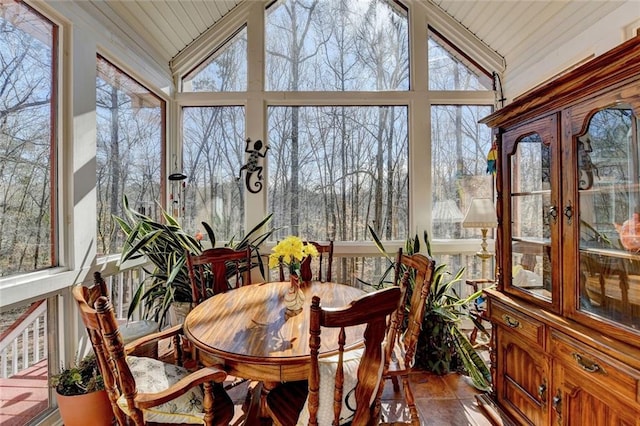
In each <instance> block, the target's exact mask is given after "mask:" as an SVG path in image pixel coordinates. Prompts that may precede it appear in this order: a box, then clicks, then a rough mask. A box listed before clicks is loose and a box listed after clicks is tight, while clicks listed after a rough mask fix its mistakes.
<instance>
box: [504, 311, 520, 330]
mask: <svg viewBox="0 0 640 426" xmlns="http://www.w3.org/2000/svg"><path fill="white" fill-rule="evenodd" d="M502 319H503V320H504V322H505V323H506V324H507V326H508V327H510V328H520V321H518V320H517V319H513V318H511V317H510V316H509V315H507V314H503V315H502Z"/></svg>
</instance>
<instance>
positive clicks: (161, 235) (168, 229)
mask: <svg viewBox="0 0 640 426" xmlns="http://www.w3.org/2000/svg"><path fill="white" fill-rule="evenodd" d="M123 206H124V212H125V217H123V218H121V217H117V216H114V220H115V221H116V223H118V225H119V226H120V229H121V230H122V231H123V232H124V233H125V235H126V237H127V238H126V240H125V242H124V247H123V249H122V254H121V259H120V260H121V263H124V262H126V261H128V260H133V259H139V258H143V257H144V258H146V259H148V260H149V261H150V262H151V263H152V264H153V269H152V270H146V269H145V271H146V272H147V274H148V278H147V279H145V281H143V282H141V283H140V284H139V286H138V289H137V291H136V292H135V294H134V295H133V298H132V301H131V303H130V305H129V312H128V316H129V317H131V316H132V314H133V312H135V310H136V309H137V308H138V307H139V306H140V304H141V303H142V304H143V305H142V306H143V307H144V312H145V316H146V318H147V319H153V320H154V321H156V322H158V323H159V324H160V327H161V328H162V326H163V324H164V323H165V322H166V319H167V314H168V312H169V309H170V308H171V306H172V303H174V302H179V303H180V302H182V303H187V304H190V303H191V302H192V300H191V297H192V295H191V284H190V281H189V272H188V269H187V262H186V252H187V251H189V252H190V253H192V254H200V253H202V251H203V246H202V243H201V242H200V239H199V238H196V236H193V235H189V234H188V233H187V232H185V231H184V230H183V229H182V227H181V226H180V223H179V222H178V221H177V220H176V219H175V218H174V217H172V216H171V215H170V214H169V213H167V212H166V211H165V210H162V221H157V220H154V219H152V218H150V217H149V216H146V215H144V214H141V213H139V212H137V211H135V210H134V209H132V208H130V207H129V202H128V200H127V197H126V196H125V197H124V200H123ZM270 221H271V215H269V216H267V217H266V218H265V219H263V220H262V221H261V222H260V223H259V224H258V225H256V226H255V227H254V228H253V229H251V230H250V231H249V232H248V233H247V234H246V235H245V236H244V237H243V238H242V239H241V240H240V241H239V242H237V243H236V242H235V241H234V240H233V239H232V240H231V241H230V242H228V243H227V244H226V246H227V247H232V248H234V249H235V250H244V249H246V248H247V246H249V247H250V248H251V251H252V262H251V265H248V266H242V268H247V267H249V268H254V267H258V268H259V270H260V273H261V274H262V276H263V277H264V276H265V266H264V262H263V261H262V257H261V256H260V251H259V246H260V245H261V244H262V243H263V242H264V241H265V240H266V239H267V238H269V236H270V235H271V233H272V232H273V230H272V229H267V230H266V231H262V229H263V227H265V226H267V225H268V224H269V222H270ZM202 225H203V227H204V229H205V231H206V232H207V234H208V236H209V240H210V242H211V246H212V247H215V244H216V237H215V233H214V231H213V229H212V228H211V226H209V225H208V224H207V223H206V222H202ZM241 272H244V271H241ZM227 273H228V274H229V276H232V275H234V274H235V271H234V270H233V269H229V270H228V271H227Z"/></svg>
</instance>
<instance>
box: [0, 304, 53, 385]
mask: <svg viewBox="0 0 640 426" xmlns="http://www.w3.org/2000/svg"><path fill="white" fill-rule="evenodd" d="M46 336H47V304H46V302H45V301H44V300H41V301H39V302H35V303H34V304H33V305H31V306H30V307H29V309H27V311H26V312H25V313H24V314H22V315H21V316H20V318H18V320H17V321H16V322H15V323H14V324H13V325H12V326H11V327H9V329H7V331H6V332H5V333H4V334H3V335H2V336H0V378H6V377H9V376H12V375H14V374H17V373H19V372H20V371H23V370H26V369H27V368H29V367H31V366H32V365H34V364H36V363H38V362H40V361H41V360H43V359H45V358H46V357H47V338H46Z"/></svg>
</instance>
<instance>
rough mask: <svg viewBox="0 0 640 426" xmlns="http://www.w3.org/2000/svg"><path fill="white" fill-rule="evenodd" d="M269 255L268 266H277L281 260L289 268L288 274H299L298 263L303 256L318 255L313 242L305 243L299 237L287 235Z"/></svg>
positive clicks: (302, 259) (301, 260)
mask: <svg viewBox="0 0 640 426" xmlns="http://www.w3.org/2000/svg"><path fill="white" fill-rule="evenodd" d="M272 251H273V253H271V254H270V255H269V268H277V267H278V266H279V265H280V262H282V263H283V264H284V265H286V266H287V267H288V268H289V274H291V275H296V276H298V277H299V276H300V264H301V263H302V262H303V261H304V259H305V258H307V257H309V256H311V257H316V256H318V249H316V246H314V245H313V244H305V243H303V242H302V240H301V239H300V238H299V237H296V236H293V235H291V236H288V237H287V238H285V239H284V240H282V241H280V242H279V243H278V244H276V246H275V247H274V248H273V249H272Z"/></svg>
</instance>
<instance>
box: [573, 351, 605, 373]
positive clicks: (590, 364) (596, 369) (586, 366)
mask: <svg viewBox="0 0 640 426" xmlns="http://www.w3.org/2000/svg"><path fill="white" fill-rule="evenodd" d="M571 356H572V357H573V359H575V360H576V362H577V363H578V365H579V366H580V368H582V369H583V370H584V371H587V372H589V373H602V374H607V373H606V372H605V371H604V368H602V367H600V365H599V364H598V363H597V362H595V361H591V360H590V359H588V358H584V357H583V356H582V355H580V354H579V353H576V352H573V353H572V354H571Z"/></svg>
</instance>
